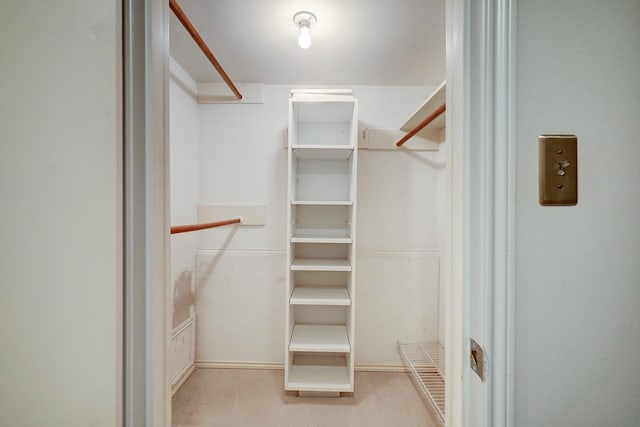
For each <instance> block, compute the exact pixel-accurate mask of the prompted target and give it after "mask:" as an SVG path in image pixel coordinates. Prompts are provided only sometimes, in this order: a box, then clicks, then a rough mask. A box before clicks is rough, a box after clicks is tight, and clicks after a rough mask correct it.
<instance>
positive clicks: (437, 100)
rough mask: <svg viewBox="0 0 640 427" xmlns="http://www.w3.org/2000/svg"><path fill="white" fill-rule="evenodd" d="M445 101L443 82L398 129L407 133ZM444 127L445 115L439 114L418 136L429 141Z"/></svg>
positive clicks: (444, 85) (445, 85)
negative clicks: (435, 132) (434, 133)
mask: <svg viewBox="0 0 640 427" xmlns="http://www.w3.org/2000/svg"><path fill="white" fill-rule="evenodd" d="M446 100H447V82H446V81H444V82H442V83H441V84H440V86H438V88H437V89H436V90H435V91H434V92H433V93H432V94H431V96H430V97H429V98H428V99H427V100H426V101H425V102H424V104H422V105H421V106H420V108H418V110H416V112H415V113H413V115H412V116H411V117H410V118H409V120H407V121H406V122H405V124H403V125H402V126H401V127H400V129H401V130H403V131H405V132H409V131H411V130H412V129H413V128H415V127H416V126H417V125H418V124H419V123H420V122H422V120H424V119H425V118H426V117H428V116H429V115H431V114H432V113H433V112H434V111H435V110H436V109H438V107H440V106H441V105H442V104H444V103H445V102H446ZM445 125H446V113H443V114H440V116H438V117H437V118H436V119H434V120H433V121H432V122H431V123H429V124H428V125H427V126H425V127H424V128H423V129H422V130H421V131H420V132H418V133H417V135H418V136H420V137H423V138H427V139H429V138H430V137H431V136H432V134H433V132H434V131H439V130H440V129H442V128H444V127H445Z"/></svg>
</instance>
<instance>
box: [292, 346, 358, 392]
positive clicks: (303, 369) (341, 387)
mask: <svg viewBox="0 0 640 427" xmlns="http://www.w3.org/2000/svg"><path fill="white" fill-rule="evenodd" d="M286 389H287V390H295V391H334V392H335V391H337V392H351V391H353V384H351V379H350V376H349V370H348V369H347V363H346V359H345V357H344V356H320V355H296V356H295V357H294V359H293V365H292V366H291V368H290V369H289V378H288V381H287V384H286Z"/></svg>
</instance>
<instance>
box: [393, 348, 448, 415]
mask: <svg viewBox="0 0 640 427" xmlns="http://www.w3.org/2000/svg"><path fill="white" fill-rule="evenodd" d="M398 352H400V354H401V355H402V359H403V360H404V362H405V363H406V364H407V367H408V368H409V370H410V372H411V377H412V379H413V380H414V381H415V383H416V385H417V386H418V388H419V389H420V391H421V392H422V396H423V397H424V398H425V400H426V401H427V403H428V405H429V408H430V409H431V412H432V413H433V416H434V417H435V419H436V422H437V423H438V425H440V426H444V420H445V406H444V401H445V380H444V379H445V371H444V348H443V347H442V346H441V345H440V343H437V342H430V343H424V344H418V343H401V342H398Z"/></svg>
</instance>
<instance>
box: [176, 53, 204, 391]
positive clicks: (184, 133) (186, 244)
mask: <svg viewBox="0 0 640 427" xmlns="http://www.w3.org/2000/svg"><path fill="white" fill-rule="evenodd" d="M171 71H172V72H171V78H170V81H169V135H170V136H169V138H170V143H169V145H170V185H171V189H170V191H171V193H170V194H171V224H172V225H185V224H194V223H197V222H198V216H197V205H198V200H199V195H198V190H199V182H198V146H199V142H200V141H199V127H200V126H199V121H198V119H199V107H198V103H197V102H196V99H195V97H194V93H193V91H194V90H195V87H196V83H195V81H193V80H192V79H191V77H189V75H188V74H186V72H185V71H184V70H182V68H181V67H180V65H178V64H177V63H176V62H174V61H173V60H172V61H171ZM198 244H199V233H180V234H174V235H172V236H171V295H172V296H173V299H172V316H171V317H172V322H171V324H172V328H173V329H174V330H175V329H176V328H178V327H179V326H181V325H183V324H184V322H186V321H188V320H189V319H191V315H192V314H194V313H195V260H196V251H197V250H198ZM191 335H192V329H191V328H188V330H186V331H185V333H182V334H180V336H176V337H175V338H174V339H173V340H172V342H171V348H170V358H169V364H170V366H169V369H170V374H171V376H172V378H175V377H176V376H177V375H178V374H180V373H181V372H183V371H184V369H185V368H188V367H189V365H190V364H191V363H193V361H194V360H195V359H194V358H195V354H194V351H195V345H194V344H193V343H192V342H191V339H192V336H191Z"/></svg>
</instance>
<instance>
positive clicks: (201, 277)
mask: <svg viewBox="0 0 640 427" xmlns="http://www.w3.org/2000/svg"><path fill="white" fill-rule="evenodd" d="M238 227H239V225H238V224H235V225H234V226H233V228H232V229H231V230H230V231H229V234H228V235H227V238H226V239H225V240H224V242H223V243H222V245H221V246H220V248H219V250H218V252H217V253H216V255H215V256H214V257H213V258H211V262H210V263H209V264H208V265H206V269H205V270H204V272H203V273H200V274H196V283H197V285H196V293H197V292H198V290H199V289H200V288H201V287H202V285H203V284H204V283H206V282H207V280H209V277H210V276H211V273H213V270H214V268H215V267H216V265H218V262H219V261H220V258H222V255H224V251H225V249H227V247H229V243H231V241H232V240H233V238H234V236H235V235H236V233H237V232H238ZM199 267H200V266H199V265H198V263H197V262H196V271H198V270H200V268H199ZM203 267H204V266H203Z"/></svg>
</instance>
